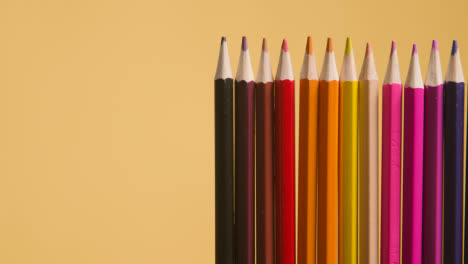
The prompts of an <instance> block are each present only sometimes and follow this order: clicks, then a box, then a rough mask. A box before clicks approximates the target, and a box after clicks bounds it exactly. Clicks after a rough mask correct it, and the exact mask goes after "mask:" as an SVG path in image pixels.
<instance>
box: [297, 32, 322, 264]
mask: <svg viewBox="0 0 468 264" xmlns="http://www.w3.org/2000/svg"><path fill="white" fill-rule="evenodd" d="M299 98H300V99H299V212H298V214H299V219H298V224H299V229H298V230H299V232H298V249H297V250H298V253H297V254H298V262H297V263H298V264H315V255H316V250H315V237H316V236H315V235H316V228H315V224H316V221H315V217H316V209H317V205H316V202H317V197H316V195H317V110H318V107H317V103H318V74H317V66H316V64H315V56H314V52H313V49H312V39H311V37H308V38H307V46H306V52H305V54H304V62H303V63H302V70H301V81H300V96H299Z"/></svg>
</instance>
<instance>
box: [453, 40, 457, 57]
mask: <svg viewBox="0 0 468 264" xmlns="http://www.w3.org/2000/svg"><path fill="white" fill-rule="evenodd" d="M457 50H458V42H457V41H456V40H454V41H453V43H452V56H453V55H455V53H457Z"/></svg>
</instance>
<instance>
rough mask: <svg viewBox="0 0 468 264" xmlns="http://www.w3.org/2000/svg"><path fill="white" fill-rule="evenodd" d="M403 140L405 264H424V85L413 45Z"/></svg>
mask: <svg viewBox="0 0 468 264" xmlns="http://www.w3.org/2000/svg"><path fill="white" fill-rule="evenodd" d="M404 116H405V118H404V137H403V143H404V147H403V234H404V239H403V240H402V258H401V261H402V263H411V264H419V263H421V247H422V240H421V238H422V224H423V223H422V210H423V193H422V192H423V147H424V140H423V139H424V82H423V79H422V75H421V67H420V66H419V54H418V48H417V46H416V44H414V45H413V52H412V56H411V62H410V67H409V70H408V75H407V78H406V82H405V113H404Z"/></svg>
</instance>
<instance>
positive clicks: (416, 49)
mask: <svg viewBox="0 0 468 264" xmlns="http://www.w3.org/2000/svg"><path fill="white" fill-rule="evenodd" d="M414 54H418V46H416V44H413V52H412V53H411V55H414Z"/></svg>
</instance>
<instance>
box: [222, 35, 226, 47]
mask: <svg viewBox="0 0 468 264" xmlns="http://www.w3.org/2000/svg"><path fill="white" fill-rule="evenodd" d="M223 42H226V37H221V45H223Z"/></svg>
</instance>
